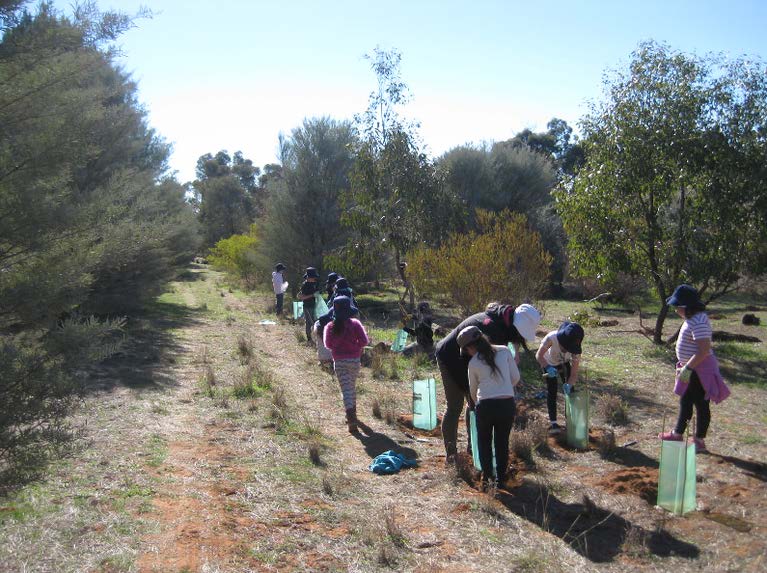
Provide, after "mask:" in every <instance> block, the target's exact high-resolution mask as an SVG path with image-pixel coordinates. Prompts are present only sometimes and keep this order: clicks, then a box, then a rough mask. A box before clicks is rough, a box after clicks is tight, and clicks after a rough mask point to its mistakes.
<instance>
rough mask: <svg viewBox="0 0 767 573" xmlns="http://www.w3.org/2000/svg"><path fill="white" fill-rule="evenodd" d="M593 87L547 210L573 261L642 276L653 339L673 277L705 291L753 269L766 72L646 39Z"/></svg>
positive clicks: (765, 151) (601, 273)
mask: <svg viewBox="0 0 767 573" xmlns="http://www.w3.org/2000/svg"><path fill="white" fill-rule="evenodd" d="M605 91H606V98H605V100H604V101H603V102H602V103H600V104H597V105H594V106H593V108H592V110H591V112H590V113H589V114H588V115H587V116H586V117H585V118H584V119H583V120H582V123H581V126H582V131H583V134H584V138H585V139H584V145H585V149H586V158H587V160H586V164H585V165H584V166H583V167H582V168H581V170H580V171H579V172H578V174H577V175H576V176H575V178H574V180H572V181H571V182H570V183H569V184H566V185H563V186H562V187H561V188H560V189H559V190H558V191H557V193H556V198H557V209H558V211H559V213H560V215H561V216H562V219H563V221H564V225H565V229H566V230H567V233H568V236H569V251H570V256H571V261H572V263H573V265H574V266H575V268H576V270H577V272H579V273H580V274H582V275H587V276H596V277H600V278H602V279H605V280H608V279H611V278H614V277H615V276H616V275H617V274H618V273H621V272H622V273H626V274H628V275H634V276H641V277H644V278H645V279H646V280H647V281H648V282H649V283H650V284H652V285H653V286H654V290H655V294H656V295H657V297H658V302H659V305H660V312H659V314H658V318H657V321H656V324H655V333H654V340H655V342H658V343H659V342H661V340H662V329H663V323H664V321H665V318H666V316H667V313H668V307H667V306H666V303H665V301H666V298H667V297H668V296H669V295H670V294H671V292H672V290H673V289H674V287H675V286H676V285H677V284H679V283H681V282H688V283H691V284H693V285H695V286H696V287H698V288H699V290H700V291H701V293H703V294H704V295H705V297H706V298H707V299H708V300H713V299H715V298H717V297H720V296H722V295H723V294H725V293H727V292H730V291H731V290H732V289H734V288H735V287H736V286H737V283H738V280H739V278H740V277H741V276H743V274H744V273H760V272H763V271H764V269H765V260H764V256H763V255H764V252H765V251H764V247H763V245H764V244H765V239H767V168H766V167H765V157H767V73H766V69H765V64H764V63H763V62H761V61H758V60H748V59H745V58H741V59H736V60H725V59H723V58H721V57H718V56H706V57H697V56H693V55H689V54H683V53H680V52H676V51H673V50H671V49H670V48H668V47H666V46H664V45H660V44H656V43H652V42H649V43H643V44H641V45H640V46H639V48H638V50H637V51H636V52H635V53H634V54H633V57H632V60H631V62H630V64H629V67H628V69H627V70H625V71H620V72H616V73H615V74H614V75H613V76H612V77H611V78H608V79H607V80H606V84H605Z"/></svg>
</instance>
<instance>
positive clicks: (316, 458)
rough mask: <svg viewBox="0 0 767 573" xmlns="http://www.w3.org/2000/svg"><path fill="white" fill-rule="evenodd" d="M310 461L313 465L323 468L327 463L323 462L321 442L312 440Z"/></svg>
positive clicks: (310, 443)
mask: <svg viewBox="0 0 767 573" xmlns="http://www.w3.org/2000/svg"><path fill="white" fill-rule="evenodd" d="M308 451H309V461H311V462H312V464H313V465H315V466H319V467H322V466H324V465H325V462H323V461H322V443H321V442H320V441H319V440H312V441H311V442H309V448H308Z"/></svg>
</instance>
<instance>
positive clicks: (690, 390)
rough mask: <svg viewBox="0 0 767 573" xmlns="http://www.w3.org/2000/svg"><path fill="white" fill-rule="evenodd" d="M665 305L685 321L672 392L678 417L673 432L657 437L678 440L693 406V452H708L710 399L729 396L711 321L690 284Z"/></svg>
mask: <svg viewBox="0 0 767 573" xmlns="http://www.w3.org/2000/svg"><path fill="white" fill-rule="evenodd" d="M666 304H668V305H669V306H671V307H673V308H674V310H675V311H676V313H677V314H678V315H679V317H680V318H682V319H683V320H684V324H682V328H681V329H680V330H679V335H678V336H677V339H676V358H677V365H676V379H675V383H674V393H675V394H676V395H677V396H679V417H678V419H677V422H676V426H675V427H674V430H673V431H671V432H664V433H662V434H659V435H658V437H659V438H660V439H661V440H673V441H681V440H682V439H683V435H684V432H685V430H686V429H687V424H688V423H689V422H690V420H691V419H692V411H693V408H695V410H696V411H697V415H698V417H697V425H696V427H695V436H694V442H695V451H696V452H699V453H700V452H707V451H708V450H707V449H706V442H705V439H706V433H707V432H708V427H709V425H710V424H711V407H710V401H712V400H713V401H714V403H715V404H718V403H719V402H721V401H722V400H724V399H725V398H727V397H728V396H729V395H730V389H729V388H728V387H727V384H725V382H724V379H723V378H722V374H721V373H720V372H719V362H718V361H717V359H716V356H715V355H714V350H713V347H712V344H711V341H712V336H713V331H712V329H711V322H709V320H708V315H707V314H706V313H705V312H704V311H705V310H706V305H705V304H703V301H701V300H700V295H699V294H698V291H697V290H696V289H695V288H694V287H692V286H690V285H686V284H682V285H679V286H678V287H676V289H675V290H674V293H673V294H672V295H671V296H670V297H668V299H667V300H666Z"/></svg>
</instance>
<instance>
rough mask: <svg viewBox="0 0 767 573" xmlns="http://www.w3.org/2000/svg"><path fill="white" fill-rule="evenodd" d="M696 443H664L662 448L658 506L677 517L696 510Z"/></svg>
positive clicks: (668, 441)
mask: <svg viewBox="0 0 767 573" xmlns="http://www.w3.org/2000/svg"><path fill="white" fill-rule="evenodd" d="M695 496H696V491H695V444H693V443H689V444H688V443H687V440H685V441H683V442H673V441H670V440H663V441H662V442H661V447H660V471H659V475H658V505H659V506H660V507H662V508H663V509H667V510H668V511H671V512H673V513H675V514H677V515H684V514H685V513H687V512H688V511H693V510H694V509H695Z"/></svg>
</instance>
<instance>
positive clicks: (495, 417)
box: [476, 398, 517, 483]
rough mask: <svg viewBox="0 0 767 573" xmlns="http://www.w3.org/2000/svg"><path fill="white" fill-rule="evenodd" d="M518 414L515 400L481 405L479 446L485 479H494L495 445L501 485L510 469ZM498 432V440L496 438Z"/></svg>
mask: <svg viewBox="0 0 767 573" xmlns="http://www.w3.org/2000/svg"><path fill="white" fill-rule="evenodd" d="M516 413H517V407H516V403H515V401H514V398H497V399H489V400H482V401H481V402H480V403H479V404H477V408H476V414H477V442H478V443H477V447H478V448H479V462H480V465H481V466H482V478H483V479H486V480H490V479H492V477H493V444H495V463H496V465H497V467H496V471H495V475H496V476H497V477H498V482H499V483H500V482H502V481H503V480H505V479H506V470H507V468H508V467H509V434H510V433H511V427H512V426H513V425H514V416H515V415H516ZM493 431H495V437H493Z"/></svg>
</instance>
